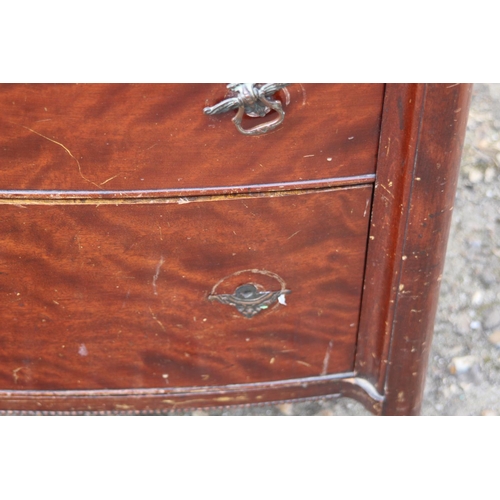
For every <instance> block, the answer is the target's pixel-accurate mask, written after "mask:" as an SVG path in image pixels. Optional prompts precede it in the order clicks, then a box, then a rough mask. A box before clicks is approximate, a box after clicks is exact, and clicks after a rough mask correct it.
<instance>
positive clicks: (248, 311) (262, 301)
mask: <svg viewBox="0 0 500 500" xmlns="http://www.w3.org/2000/svg"><path fill="white" fill-rule="evenodd" d="M288 293H290V290H278V291H277V292H259V290H257V287H256V286H255V285H254V284H252V283H247V284H246V285H241V286H239V287H238V288H237V289H236V290H235V291H234V293H233V294H228V293H221V294H219V295H209V297H208V300H217V301H219V302H220V303H222V304H227V305H229V306H233V307H236V309H237V310H238V311H239V312H240V313H241V314H243V316H245V318H253V317H254V316H255V315H256V314H258V313H260V312H261V311H263V310H265V309H267V308H268V307H269V306H270V305H271V304H272V303H274V302H276V301H277V300H279V301H280V302H281V303H284V300H283V299H281V300H280V297H281V296H283V295H286V294H288Z"/></svg>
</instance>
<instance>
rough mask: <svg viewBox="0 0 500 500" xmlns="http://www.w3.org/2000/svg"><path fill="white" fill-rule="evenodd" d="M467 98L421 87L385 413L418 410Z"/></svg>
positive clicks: (455, 91)
mask: <svg viewBox="0 0 500 500" xmlns="http://www.w3.org/2000/svg"><path fill="white" fill-rule="evenodd" d="M470 98H471V86H470V85H457V84H454V85H453V84H450V85H443V84H440V85H430V84H429V85H428V86H427V88H426V91H425V95H424V108H423V114H422V118H421V127H420V137H419V142H418V149H417V151H418V152H417V153H416V155H415V163H414V165H413V173H412V187H411V196H409V197H408V202H407V220H406V228H405V234H404V240H403V242H404V246H403V249H402V255H401V270H400V278H399V286H398V289H397V296H396V311H395V314H394V321H393V329H392V336H391V337H392V341H391V351H390V354H389V364H388V370H387V379H386V386H385V391H384V392H385V397H386V400H385V403H384V406H383V412H384V414H386V415H416V414H418V413H419V412H420V406H421V402H422V393H423V386H424V381H425V373H426V368H427V361H428V356H429V350H430V344H431V339H432V333H433V327H434V317H435V314H436V307H437V301H438V296H439V286H440V282H441V276H442V274H441V273H442V271H443V266H444V255H445V251H446V244H447V241H448V233H449V229H450V222H451V214H452V210H453V205H454V199H455V191H456V184H457V179H458V167H459V165H460V155H461V152H462V145H463V138H464V136H465V127H466V123H467V116H468V110H469V105H470ZM427 103H428V104H427Z"/></svg>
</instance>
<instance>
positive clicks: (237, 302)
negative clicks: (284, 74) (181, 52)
mask: <svg viewBox="0 0 500 500" xmlns="http://www.w3.org/2000/svg"><path fill="white" fill-rule="evenodd" d="M469 100H470V86H469V85H465V84H448V85H447V84H387V85H383V84H373V85H372V84H349V85H347V84H304V85H301V84H238V85H233V86H230V87H229V88H226V85H222V84H219V85H217V84H206V85H205V84H203V85H201V84H195V85H187V84H186V85H180V84H170V85H148V84H137V85H114V84H113V85H111V84H106V85H104V84H85V85H77V84H74V85H73V84H71V85H68V84H65V85H59V84H57V85H56V84H53V85H22V84H18V85H0V221H1V225H2V226H1V227H2V248H1V255H0V299H1V300H0V308H1V318H2V322H1V325H0V410H1V411H2V412H4V413H5V412H18V413H19V412H123V413H127V412H128V413H155V412H156V413H161V412H162V411H167V410H171V409H172V408H195V407H207V406H220V405H234V404H238V405H241V404H256V403H266V402H271V401H288V400H296V399H301V398H314V397H323V396H327V395H332V394H341V395H345V396H349V397H353V398H355V399H358V400H359V401H361V402H362V403H363V404H364V405H365V406H366V407H367V408H368V409H370V410H371V411H373V412H374V413H376V414H417V413H418V412H419V408H420V401H421V394H422V388H423V384H424V376H425V368H426V362H427V356H428V351H429V347H430V340H431V336H432V328H433V322H434V315H435V310H436V302H437V297H438V291H439V281H440V279H441V272H442V268H443V259H444V252H445V248H446V241H447V236H448V229H449V223H450V218H451V212H452V208H453V200H454V194H455V187H456V180H457V171H458V166H459V161H460V153H461V147H462V140H463V136H464V133H465V125H466V119H467V112H468V106H469ZM219 112H221V113H219Z"/></svg>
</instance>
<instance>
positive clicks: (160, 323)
mask: <svg viewBox="0 0 500 500" xmlns="http://www.w3.org/2000/svg"><path fill="white" fill-rule="evenodd" d="M149 312H150V313H151V316H152V317H153V319H154V320H155V321H156V322H157V323H158V324H159V325H160V326H161V329H162V330H163V331H164V332H166V331H167V330H165V327H164V326H163V323H162V322H161V321H160V320H159V319H158V318H157V317H156V316H155V314H154V312H153V310H152V309H151V307H150V308H149ZM167 376H168V375H167Z"/></svg>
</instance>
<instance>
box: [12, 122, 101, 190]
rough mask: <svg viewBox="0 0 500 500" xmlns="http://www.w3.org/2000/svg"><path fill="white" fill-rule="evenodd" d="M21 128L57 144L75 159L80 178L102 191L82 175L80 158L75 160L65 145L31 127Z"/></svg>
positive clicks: (97, 185)
mask: <svg viewBox="0 0 500 500" xmlns="http://www.w3.org/2000/svg"><path fill="white" fill-rule="evenodd" d="M21 127H23V128H25V129H26V130H29V131H30V132H33V133H34V134H36V135H39V136H40V137H43V138H44V139H46V140H47V141H50V142H53V143H54V144H57V145H58V146H61V148H63V149H64V151H66V153H68V154H69V155H70V156H71V158H73V160H75V161H76V164H77V165H78V172H79V174H80V177H81V178H82V179H83V180H84V181H87V182H90V184H93V185H94V186H95V187H97V188H99V189H101V186H99V184H96V183H95V182H92V181H91V180H90V179H87V177H85V176H84V175H83V173H82V167H81V165H80V162H79V161H78V158H75V157H74V156H73V153H72V152H71V151H70V150H69V149H68V148H67V147H66V146H65V145H64V144H61V143H60V142H57V141H55V140H54V139H51V138H50V137H47V136H45V135H43V134H40V132H37V131H36V130H33V129H32V128H29V127H26V126H24V125H21Z"/></svg>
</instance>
